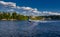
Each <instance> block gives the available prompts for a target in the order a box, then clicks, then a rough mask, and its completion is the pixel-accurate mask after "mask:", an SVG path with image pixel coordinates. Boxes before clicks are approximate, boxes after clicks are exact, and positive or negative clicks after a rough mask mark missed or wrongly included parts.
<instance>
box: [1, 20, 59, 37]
mask: <svg viewBox="0 0 60 37" xmlns="http://www.w3.org/2000/svg"><path fill="white" fill-rule="evenodd" d="M0 37H60V21H53V22H52V21H50V22H49V21H46V22H33V21H32V22H28V21H0Z"/></svg>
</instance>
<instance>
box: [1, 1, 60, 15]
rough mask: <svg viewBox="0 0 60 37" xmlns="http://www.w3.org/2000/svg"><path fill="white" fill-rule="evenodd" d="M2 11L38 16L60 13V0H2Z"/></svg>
mask: <svg viewBox="0 0 60 37" xmlns="http://www.w3.org/2000/svg"><path fill="white" fill-rule="evenodd" d="M0 11H16V12H17V13H20V14H23V15H37V16H40V15H57V14H58V15H60V0H1V1H0ZM46 13H47V14H46Z"/></svg>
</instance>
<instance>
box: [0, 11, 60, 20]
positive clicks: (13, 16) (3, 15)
mask: <svg viewBox="0 0 60 37" xmlns="http://www.w3.org/2000/svg"><path fill="white" fill-rule="evenodd" d="M28 17H30V18H28ZM3 19H5V20H28V19H32V20H43V19H44V20H60V15H51V16H35V18H33V17H32V16H24V15H21V14H18V13H16V12H0V20H3Z"/></svg>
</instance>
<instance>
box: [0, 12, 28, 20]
mask: <svg viewBox="0 0 60 37" xmlns="http://www.w3.org/2000/svg"><path fill="white" fill-rule="evenodd" d="M2 19H5V20H11V19H13V20H14V19H15V20H28V16H24V15H21V14H17V13H16V12H0V20H2Z"/></svg>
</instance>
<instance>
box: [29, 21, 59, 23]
mask: <svg viewBox="0 0 60 37" xmlns="http://www.w3.org/2000/svg"><path fill="white" fill-rule="evenodd" d="M30 21H32V22H42V23H46V22H58V20H30Z"/></svg>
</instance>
